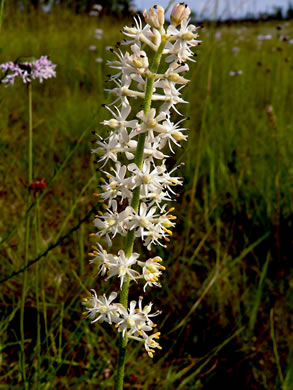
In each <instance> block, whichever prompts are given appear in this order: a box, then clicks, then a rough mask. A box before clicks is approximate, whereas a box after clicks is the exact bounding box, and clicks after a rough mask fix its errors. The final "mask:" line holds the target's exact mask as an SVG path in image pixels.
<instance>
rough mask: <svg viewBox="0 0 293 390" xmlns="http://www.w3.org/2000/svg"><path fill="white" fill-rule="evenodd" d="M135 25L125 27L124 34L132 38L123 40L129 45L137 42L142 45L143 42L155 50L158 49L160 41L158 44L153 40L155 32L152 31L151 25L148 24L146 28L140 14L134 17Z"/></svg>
mask: <svg viewBox="0 0 293 390" xmlns="http://www.w3.org/2000/svg"><path fill="white" fill-rule="evenodd" d="M134 23H135V26H133V27H128V26H125V27H123V34H124V35H126V36H127V37H129V38H131V40H129V41H123V42H122V43H123V44H126V45H129V44H132V43H136V44H137V45H139V46H140V45H141V42H142V43H146V44H147V45H148V46H150V47H151V48H152V49H153V50H155V51H156V50H157V48H158V46H159V44H160V42H157V44H154V43H153V42H152V38H153V37H154V33H153V32H152V31H151V27H150V25H148V24H147V25H146V26H145V27H144V28H143V27H142V22H141V19H140V17H139V16H137V17H136V18H134Z"/></svg>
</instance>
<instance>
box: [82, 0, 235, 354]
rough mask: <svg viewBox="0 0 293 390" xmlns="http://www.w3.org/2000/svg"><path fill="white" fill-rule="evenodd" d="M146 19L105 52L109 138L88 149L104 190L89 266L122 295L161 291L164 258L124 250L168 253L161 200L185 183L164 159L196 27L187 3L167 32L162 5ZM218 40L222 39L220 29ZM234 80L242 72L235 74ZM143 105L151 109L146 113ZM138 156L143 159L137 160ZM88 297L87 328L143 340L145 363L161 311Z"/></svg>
mask: <svg viewBox="0 0 293 390" xmlns="http://www.w3.org/2000/svg"><path fill="white" fill-rule="evenodd" d="M143 16H144V19H145V22H146V24H145V25H144V24H143V22H142V20H141V18H140V17H139V16H136V17H135V18H134V25H133V26H132V27H128V26H125V27H124V28H123V34H124V35H125V37H126V39H124V40H123V41H122V45H128V46H129V47H128V49H127V50H126V51H125V52H123V51H122V50H121V49H119V48H118V49H113V48H112V47H108V50H111V51H112V52H113V54H114V55H115V58H114V59H113V60H112V61H107V64H108V65H109V66H110V68H111V69H113V72H112V74H111V75H110V76H109V81H111V82H112V83H113V85H112V88H107V89H105V91H106V92H107V93H111V94H112V95H113V96H114V100H113V101H112V103H110V104H109V105H108V106H105V108H106V109H107V110H108V115H110V118H108V119H105V120H103V121H102V122H101V124H103V125H104V126H105V127H106V129H107V132H108V133H107V136H106V138H104V139H102V138H101V137H100V136H99V135H98V134H97V140H96V145H95V148H93V150H92V152H93V153H95V154H96V155H97V157H98V161H99V162H100V163H101V164H102V166H101V169H100V172H101V174H102V178H101V185H100V189H99V191H98V193H96V194H95V195H96V196H97V197H98V201H99V202H101V206H102V208H103V211H102V210H99V211H98V215H96V217H95V220H94V226H95V227H96V228H97V232H96V233H94V234H92V236H94V237H96V239H97V240H98V241H99V242H97V243H96V245H94V246H93V251H92V252H91V253H90V256H91V260H90V263H91V264H93V265H94V266H95V267H96V268H98V271H97V273H98V274H99V275H101V276H104V277H105V278H106V280H109V279H111V278H114V277H117V278H119V279H120V289H121V290H122V295H123V294H124V292H123V291H124V287H125V286H126V285H127V286H128V284H129V283H130V284H132V285H133V282H135V283H138V282H139V281H142V282H143V283H144V287H143V290H144V292H145V291H146V288H147V287H150V288H152V287H161V283H160V277H161V276H162V273H163V271H164V270H165V267H164V266H163V265H162V264H161V263H162V259H161V257H158V256H157V257H149V256H147V257H146V260H145V261H144V260H143V259H142V258H141V257H142V255H139V254H138V253H135V252H133V251H132V249H131V251H130V252H129V245H128V244H129V240H133V241H132V244H131V247H132V246H133V243H134V239H135V238H137V239H138V240H139V245H140V246H141V244H142V245H143V246H144V247H146V249H147V250H149V251H151V250H153V246H154V245H160V246H161V247H164V248H165V247H166V243H168V242H169V241H170V240H171V238H172V230H171V229H172V228H173V227H175V220H176V216H174V215H172V212H173V211H174V208H173V207H172V208H168V206H167V203H166V202H169V201H173V202H174V201H175V200H176V195H177V194H176V192H175V190H174V187H175V186H181V185H182V184H183V178H182V177H180V176H179V175H178V176H174V172H175V171H177V170H178V169H179V168H180V167H181V166H182V165H179V166H176V167H175V168H171V169H170V168H169V163H168V157H169V155H170V154H173V153H175V150H174V149H175V147H180V146H181V145H180V143H181V142H183V141H186V140H187V134H186V132H187V129H186V128H184V127H183V126H182V122H183V120H184V119H181V120H179V121H178V122H173V120H172V116H173V114H174V113H175V114H178V115H181V116H182V114H181V113H180V111H181V108H180V111H179V109H178V107H177V105H178V104H179V103H187V102H186V101H185V100H183V98H182V97H181V94H182V89H183V88H184V87H185V85H186V84H188V82H189V80H188V79H186V78H185V73H186V72H187V71H188V70H189V66H188V65H187V63H186V62H187V61H191V62H195V59H194V53H193V51H192V49H193V48H194V47H196V46H197V45H198V44H199V43H200V41H199V40H198V33H197V30H198V28H197V27H195V26H194V25H192V24H189V17H190V8H189V7H188V6H187V5H185V4H184V3H180V4H177V5H175V7H174V8H173V10H172V12H171V24H170V25H169V26H168V27H166V28H165V26H164V25H165V14H164V9H163V8H162V7H161V6H159V5H156V6H154V7H152V8H150V9H149V10H145V11H144V13H143ZM102 35H103V31H102V30H101V29H97V30H96V31H95V38H96V39H101V37H102ZM215 38H216V39H221V33H220V32H219V31H218V32H217V33H216V36H215ZM158 54H159V56H160V57H156V58H161V57H162V60H161V61H164V67H163V69H164V73H158V72H157V71H154V67H153V65H152V62H153V61H152V60H153V59H152V57H153V56H158ZM98 60H99V59H96V61H97V62H100V61H102V59H100V61H98ZM231 73H232V72H230V75H231ZM236 74H237V75H240V74H242V71H235V72H233V75H236ZM149 85H151V88H149V90H148V86H149ZM149 92H150V93H149ZM148 93H149V95H147V94H148ZM134 100H136V101H137V104H136V105H134V104H133V102H134ZM141 103H144V104H145V106H144V109H143V110H141V108H139V109H137V111H135V108H134V107H140V106H141ZM146 105H149V106H150V107H149V108H147V109H146ZM142 139H143V147H141V145H142V143H141V142H142ZM138 153H140V156H141V159H142V161H141V160H139V158H137V156H138ZM107 163H111V164H112V166H111V167H110V168H109V169H106V168H104V167H105V165H106V164H107ZM136 199H137V200H138V202H137V204H135V202H136ZM117 235H121V236H123V237H124V236H126V240H127V245H126V249H125V250H122V249H121V250H119V251H118V253H117V254H111V253H108V251H107V250H105V249H104V248H103V246H102V243H103V242H104V244H106V245H108V246H109V247H110V246H111V245H112V241H113V239H114V238H115V236H117ZM129 253H130V254H129ZM127 288H128V287H127ZM91 291H92V292H91V295H90V297H88V298H85V300H84V302H83V304H84V305H85V308H86V312H85V314H86V315H87V316H88V318H89V319H90V320H91V321H92V322H96V321H100V322H108V323H114V324H115V326H116V328H118V331H119V332H122V335H123V336H126V335H127V337H128V338H129V339H133V340H137V341H140V342H143V343H144V346H145V349H146V351H147V353H148V355H149V356H150V357H153V354H154V352H155V349H161V347H160V345H159V344H158V342H157V340H158V338H159V336H160V332H155V333H153V328H154V327H155V326H156V325H155V324H154V323H153V321H152V318H153V317H155V316H157V315H158V314H160V312H159V311H156V312H154V313H151V309H152V303H149V304H148V305H146V306H144V307H143V305H142V297H139V300H138V302H137V301H131V302H130V305H129V307H126V304H125V306H124V304H123V305H122V303H114V302H113V301H114V300H115V299H116V297H117V293H116V292H112V293H111V294H110V296H109V298H106V297H105V296H100V297H98V296H97V293H96V292H95V291H94V290H91ZM122 299H123V298H122ZM121 302H123V301H121Z"/></svg>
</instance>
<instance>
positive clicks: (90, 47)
mask: <svg viewBox="0 0 293 390" xmlns="http://www.w3.org/2000/svg"><path fill="white" fill-rule="evenodd" d="M89 50H91V51H94V50H97V46H95V45H91V46H89Z"/></svg>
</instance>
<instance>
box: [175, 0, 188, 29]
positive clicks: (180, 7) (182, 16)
mask: <svg viewBox="0 0 293 390" xmlns="http://www.w3.org/2000/svg"><path fill="white" fill-rule="evenodd" d="M190 13H191V11H190V8H189V7H188V6H187V4H184V3H178V4H176V5H175V6H174V8H173V9H172V12H171V23H172V24H173V25H174V26H175V27H176V26H178V25H179V24H181V23H182V22H183V21H185V20H187V19H188V18H189V16H190Z"/></svg>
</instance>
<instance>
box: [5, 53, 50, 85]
mask: <svg viewBox="0 0 293 390" xmlns="http://www.w3.org/2000/svg"><path fill="white" fill-rule="evenodd" d="M55 68H56V65H54V64H53V63H52V62H51V61H50V60H49V59H48V57H47V56H42V57H41V58H39V59H38V60H34V61H32V62H22V63H15V62H12V61H10V62H6V63H4V64H1V65H0V70H1V71H2V72H3V73H4V75H3V78H2V79H1V78H0V83H2V84H6V85H13V84H14V81H15V79H16V78H17V77H20V78H21V79H22V81H23V82H24V83H30V82H31V81H32V80H35V79H39V81H40V83H42V82H43V80H45V79H49V78H51V77H56V72H55Z"/></svg>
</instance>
